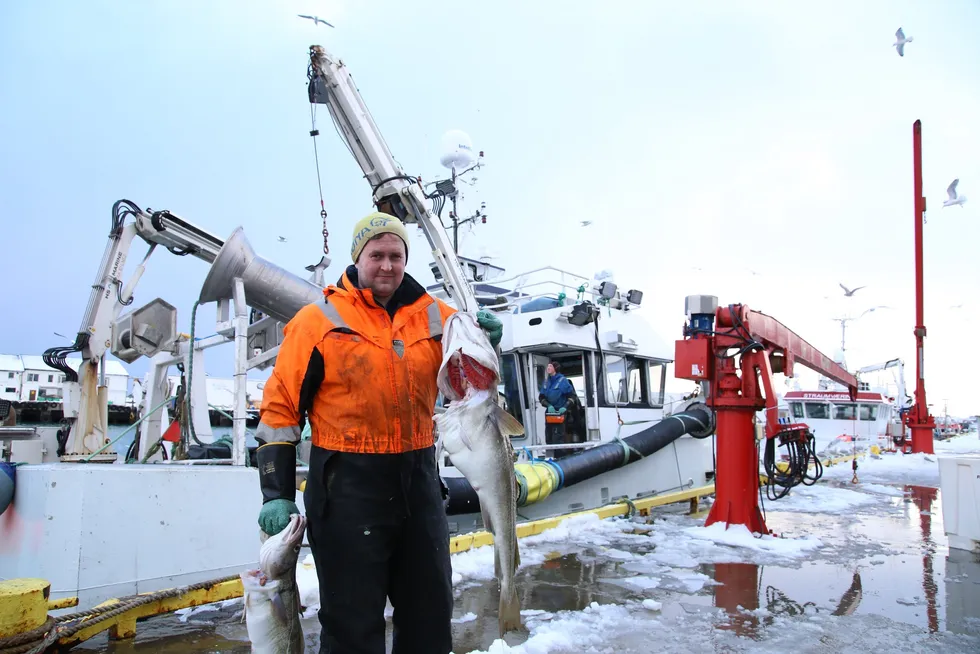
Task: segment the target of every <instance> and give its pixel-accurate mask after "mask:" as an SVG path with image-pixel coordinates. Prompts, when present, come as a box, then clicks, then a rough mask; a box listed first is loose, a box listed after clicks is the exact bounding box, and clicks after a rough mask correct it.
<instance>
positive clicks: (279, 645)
mask: <svg viewBox="0 0 980 654" xmlns="http://www.w3.org/2000/svg"><path fill="white" fill-rule="evenodd" d="M305 531H306V518H304V517H303V516H301V515H296V514H294V515H291V516H289V524H288V525H287V526H286V528H285V529H283V530H282V531H281V532H279V533H278V534H276V535H275V536H266V535H265V534H264V533H263V534H262V537H264V542H263V543H262V548H261V549H260V550H259V568H258V569H257V570H246V571H245V572H243V573H242V574H241V577H242V587H243V589H244V591H245V614H244V618H245V622H246V626H247V627H248V639H249V640H250V641H251V642H252V652H253V654H302V653H303V652H305V651H306V645H305V643H304V642H303V628H302V627H301V626H300V623H299V616H300V613H301V612H302V610H301V607H300V602H299V588H298V586H297V585H296V563H297V560H298V559H299V550H300V547H301V546H302V544H303V533H304V532H305Z"/></svg>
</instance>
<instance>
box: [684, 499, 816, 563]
mask: <svg viewBox="0 0 980 654" xmlns="http://www.w3.org/2000/svg"><path fill="white" fill-rule="evenodd" d="M793 492H796V491H795V489H794V491H793ZM783 499H786V498H783ZM684 533H686V534H689V535H690V536H693V537H694V538H697V539H699V540H710V541H711V542H713V543H717V544H718V545H730V546H732V547H745V548H748V549H750V550H757V551H760V552H769V553H771V554H777V555H781V556H785V557H799V556H803V555H805V554H806V553H807V552H810V551H812V550H815V549H817V548H818V547H821V546H822V545H823V542H821V540H820V539H819V538H812V537H809V536H808V537H806V538H777V537H774V536H769V535H765V536H756V535H755V534H753V533H752V532H751V531H749V529H748V527H746V526H745V525H730V526H729V527H728V528H727V529H726V528H725V525H724V524H722V523H720V522H716V523H714V524H713V525H711V526H710V527H688V528H687V529H685V530H684Z"/></svg>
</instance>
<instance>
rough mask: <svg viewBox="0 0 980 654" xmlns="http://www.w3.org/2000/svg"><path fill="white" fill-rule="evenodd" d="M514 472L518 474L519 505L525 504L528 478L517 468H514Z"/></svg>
mask: <svg viewBox="0 0 980 654" xmlns="http://www.w3.org/2000/svg"><path fill="white" fill-rule="evenodd" d="M514 474H515V475H516V476H517V506H524V503H525V502H527V478H526V477H525V476H524V474H523V473H522V472H521V471H520V470H518V469H517V468H514Z"/></svg>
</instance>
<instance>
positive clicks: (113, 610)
mask: <svg viewBox="0 0 980 654" xmlns="http://www.w3.org/2000/svg"><path fill="white" fill-rule="evenodd" d="M238 578H239V575H229V576H227V577H221V578H218V579H211V580H209V581H201V582H198V583H196V584H191V585H189V586H181V587H180V588H170V589H168V590H161V591H157V592H155V593H150V594H148V595H133V596H130V597H124V598H121V599H120V601H119V603H118V604H113V605H110V606H100V607H95V608H92V609H88V610H86V611H78V612H77V613H69V614H67V615H62V616H58V617H57V618H51V617H49V618H48V621H47V622H45V623H44V625H42V627H39V628H38V629H34V630H33V631H29V632H25V633H23V634H18V635H16V636H12V637H10V638H9V639H0V654H41V652H44V651H45V650H46V649H47V648H48V647H50V646H51V645H53V644H54V643H55V642H56V641H58V640H60V639H62V638H70V637H71V636H74V635H75V634H76V633H78V632H79V631H81V630H82V629H88V628H89V627H92V626H94V625H97V624H99V623H101V622H105V621H107V620H109V619H111V618H114V617H116V616H118V615H122V614H123V613H125V612H127V611H130V610H132V609H135V608H138V607H140V606H144V605H146V604H150V603H152V602H156V601H158V600H162V599H169V598H172V597H179V596H181V595H183V594H185V593H189V592H191V591H194V590H201V589H203V588H208V587H210V586H215V585H217V584H220V583H225V582H228V581H234V580H235V579H238ZM85 618H95V619H94V620H85ZM76 620H77V621H78V622H75V621H76ZM55 623H56V624H55ZM68 623H73V624H68ZM52 625H53V626H52ZM105 628H108V625H107V626H106V627H105ZM45 631H46V633H45ZM100 631H101V629H100ZM41 633H45V635H44V638H42V639H39V638H38V636H39V635H40V634H41ZM27 637H30V638H31V640H29V641H27V642H23V643H22V642H21V641H23V640H24V639H25V638H27ZM8 641H9V642H8ZM15 642H16V643H17V644H16V645H13V643H15Z"/></svg>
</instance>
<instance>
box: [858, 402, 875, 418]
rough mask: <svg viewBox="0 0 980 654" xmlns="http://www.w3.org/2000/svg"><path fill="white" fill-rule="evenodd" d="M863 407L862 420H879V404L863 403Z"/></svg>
mask: <svg viewBox="0 0 980 654" xmlns="http://www.w3.org/2000/svg"><path fill="white" fill-rule="evenodd" d="M860 407H861V412H860V416H861V420H877V419H878V405H877V404H862V405H860Z"/></svg>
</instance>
